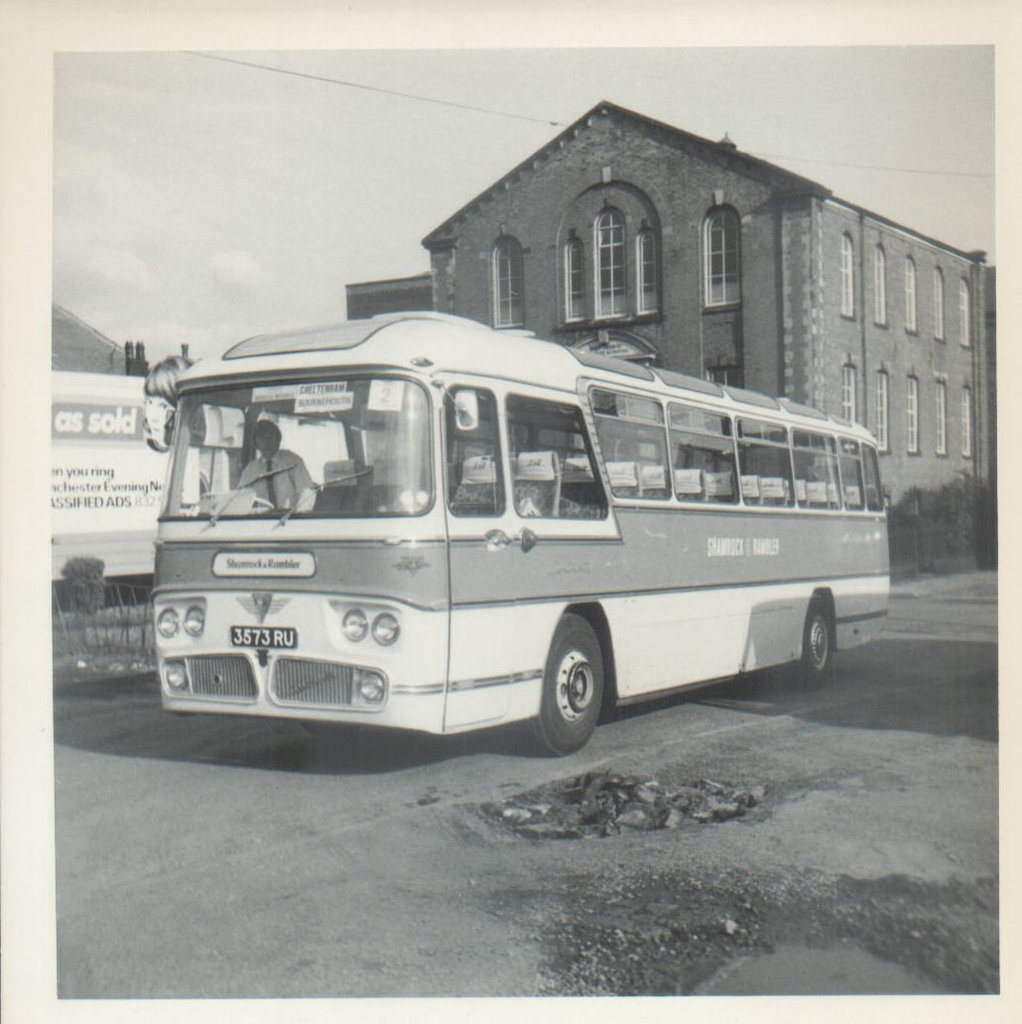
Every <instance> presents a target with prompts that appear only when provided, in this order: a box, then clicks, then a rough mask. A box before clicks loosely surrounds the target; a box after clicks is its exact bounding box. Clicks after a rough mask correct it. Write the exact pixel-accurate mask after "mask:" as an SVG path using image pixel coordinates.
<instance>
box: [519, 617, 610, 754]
mask: <svg viewBox="0 0 1022 1024" xmlns="http://www.w3.org/2000/svg"><path fill="white" fill-rule="evenodd" d="M602 703H603V652H602V650H601V649H600V642H599V640H598V639H597V638H596V634H595V633H594V632H593V628H592V626H590V625H589V623H588V622H586V620H585V619H583V618H581V617H580V616H578V615H565V616H564V617H563V618H562V619H561V621H560V622H559V623H558V626H557V630H556V632H555V633H554V639H553V641H552V643H551V644H550V653H549V654H548V655H547V662H546V668H545V670H544V672H543V697H542V700H541V702H540V709H539V715H538V716H537V717H536V718H535V719H533V721H532V733H533V737H534V738H535V740H536V742H537V744H538V745H539V747H540V748H541V749H542V750H543V751H544V752H545V753H548V754H554V755H556V756H558V757H563V756H564V755H566V754H570V753H572V752H573V751H576V750H578V749H580V748H581V747H583V746H585V744H586V742H587V741H588V739H589V737H590V736H592V734H593V730H594V729H595V728H596V722H597V719H598V718H599V717H600V705H601V704H602Z"/></svg>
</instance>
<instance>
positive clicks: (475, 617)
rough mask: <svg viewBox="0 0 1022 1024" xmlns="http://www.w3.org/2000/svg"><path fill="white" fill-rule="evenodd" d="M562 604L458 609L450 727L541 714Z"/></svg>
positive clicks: (453, 618) (454, 628)
mask: <svg viewBox="0 0 1022 1024" xmlns="http://www.w3.org/2000/svg"><path fill="white" fill-rule="evenodd" d="M561 608H562V605H561V604H559V603H558V604H546V603H544V604H538V603H537V604H521V605H519V604H514V603H509V604H503V605H490V606H481V607H472V608H456V609H454V610H453V611H452V613H451V660H450V673H449V676H450V678H449V683H448V691H447V709H446V714H445V718H444V728H445V731H456V730H459V729H464V728H468V727H471V726H476V725H484V724H486V723H494V722H498V721H507V722H512V721H517V720H520V719H524V718H532V717H533V716H535V715H536V714H537V712H538V711H539V701H540V692H541V689H542V684H543V666H544V663H545V662H546V656H547V650H548V648H549V646H550V638H551V637H552V636H553V632H554V629H555V628H556V625H557V620H558V619H559V617H560V614H561Z"/></svg>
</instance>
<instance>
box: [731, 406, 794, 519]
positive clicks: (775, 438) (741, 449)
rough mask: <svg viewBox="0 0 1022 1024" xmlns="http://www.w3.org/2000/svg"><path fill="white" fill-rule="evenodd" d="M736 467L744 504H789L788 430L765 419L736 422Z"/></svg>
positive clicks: (791, 496) (792, 496) (789, 465)
mask: <svg viewBox="0 0 1022 1024" xmlns="http://www.w3.org/2000/svg"><path fill="white" fill-rule="evenodd" d="M738 438H739V441H738V467H739V470H738V471H739V482H740V484H741V489H742V500H743V501H744V502H745V504H746V505H792V504H794V500H795V496H794V494H793V492H792V484H791V456H790V454H789V450H788V431H787V429H786V428H785V427H782V426H780V425H778V424H776V423H768V422H766V421H765V420H751V419H740V420H739V421H738Z"/></svg>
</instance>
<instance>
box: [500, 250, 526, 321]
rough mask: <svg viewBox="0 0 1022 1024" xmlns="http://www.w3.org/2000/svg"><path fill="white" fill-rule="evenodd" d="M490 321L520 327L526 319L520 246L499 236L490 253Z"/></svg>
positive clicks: (523, 271)
mask: <svg viewBox="0 0 1022 1024" xmlns="http://www.w3.org/2000/svg"><path fill="white" fill-rule="evenodd" d="M493 306H494V309H493V324H494V326H495V327H521V326H522V324H523V323H524V322H525V266H524V258H523V255H522V247H521V245H519V243H518V242H517V241H516V240H515V239H513V238H506V239H502V240H501V241H500V242H499V243H498V245H497V247H496V249H495V250H494V253H493Z"/></svg>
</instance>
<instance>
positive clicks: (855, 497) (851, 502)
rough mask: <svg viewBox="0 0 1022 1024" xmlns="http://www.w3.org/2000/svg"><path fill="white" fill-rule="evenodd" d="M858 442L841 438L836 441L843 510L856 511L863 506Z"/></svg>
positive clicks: (863, 498) (863, 494)
mask: <svg viewBox="0 0 1022 1024" xmlns="http://www.w3.org/2000/svg"><path fill="white" fill-rule="evenodd" d="M859 452H860V449H859V442H858V441H853V440H851V439H850V438H847V437H842V438H839V440H838V465H839V467H840V469H841V498H842V500H843V501H844V503H845V508H848V509H852V510H854V511H857V510H859V509H862V508H863V507H864V505H865V490H864V488H863V485H862V458H861V457H860V454H859Z"/></svg>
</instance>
